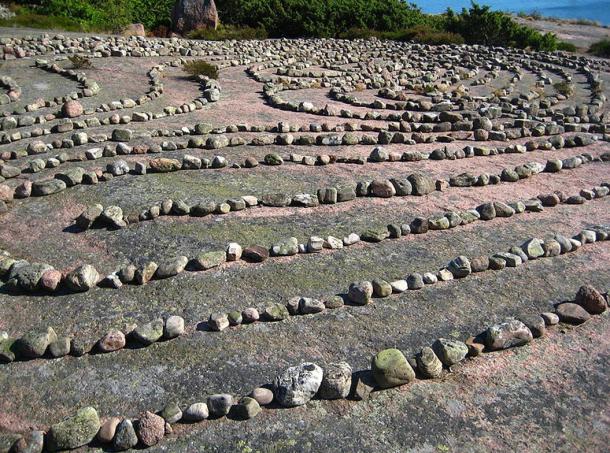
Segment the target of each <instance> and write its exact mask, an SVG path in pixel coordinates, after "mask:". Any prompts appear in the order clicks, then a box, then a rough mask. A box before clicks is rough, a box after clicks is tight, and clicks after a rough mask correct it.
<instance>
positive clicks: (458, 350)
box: [432, 338, 468, 367]
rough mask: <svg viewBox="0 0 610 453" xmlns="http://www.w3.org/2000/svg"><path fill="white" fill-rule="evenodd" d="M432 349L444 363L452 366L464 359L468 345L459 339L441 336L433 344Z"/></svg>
mask: <svg viewBox="0 0 610 453" xmlns="http://www.w3.org/2000/svg"><path fill="white" fill-rule="evenodd" d="M432 350H433V351H434V353H435V354H436V356H437V357H438V358H439V359H440V361H441V362H443V364H444V365H446V366H448V367H450V366H452V365H455V364H456V363H458V362H461V361H462V360H464V357H466V354H468V346H467V345H466V344H465V343H463V342H461V341H457V340H448V339H446V338H439V339H438V340H436V341H435V342H434V343H433V344H432Z"/></svg>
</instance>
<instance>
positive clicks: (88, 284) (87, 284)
mask: <svg viewBox="0 0 610 453" xmlns="http://www.w3.org/2000/svg"><path fill="white" fill-rule="evenodd" d="M99 280H100V275H99V273H98V272H97V270H96V269H95V268H94V267H93V266H91V265H90V264H83V265H82V266H79V267H77V268H76V269H74V270H73V271H72V272H70V273H68V275H66V279H65V281H66V285H67V286H68V288H70V289H71V290H72V291H77V292H84V291H89V290H90V289H91V288H93V287H94V286H95V285H97V282H98V281H99Z"/></svg>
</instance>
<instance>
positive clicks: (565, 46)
mask: <svg viewBox="0 0 610 453" xmlns="http://www.w3.org/2000/svg"><path fill="white" fill-rule="evenodd" d="M557 50H563V51H564V52H576V50H578V49H577V48H576V46H575V45H574V44H572V43H571V42H565V41H561V42H560V43H559V44H558V45H557Z"/></svg>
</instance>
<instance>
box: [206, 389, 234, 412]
mask: <svg viewBox="0 0 610 453" xmlns="http://www.w3.org/2000/svg"><path fill="white" fill-rule="evenodd" d="M232 405H233V397H232V396H231V395H228V394H226V393H221V394H217V395H210V396H209V397H208V410H209V411H210V415H211V416H214V417H224V416H225V415H227V414H228V413H229V411H230V410H231V406H232Z"/></svg>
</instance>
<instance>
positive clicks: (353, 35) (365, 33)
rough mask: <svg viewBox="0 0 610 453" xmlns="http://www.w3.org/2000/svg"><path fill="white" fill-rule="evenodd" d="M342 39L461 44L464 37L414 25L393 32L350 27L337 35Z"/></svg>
mask: <svg viewBox="0 0 610 453" xmlns="http://www.w3.org/2000/svg"><path fill="white" fill-rule="evenodd" d="M339 37H340V38H342V39H370V38H373V37H374V38H379V39H391V40H394V41H415V42H419V43H422V44H431V45H440V44H463V43H464V38H462V37H461V36H460V35H458V34H455V33H450V32H446V31H439V30H437V29H435V28H433V27H431V26H429V25H423V24H422V25H416V26H414V27H411V28H407V29H404V30H399V31H394V32H380V31H377V30H370V29H368V28H352V29H350V30H348V31H347V32H345V33H341V34H340V35H339Z"/></svg>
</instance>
